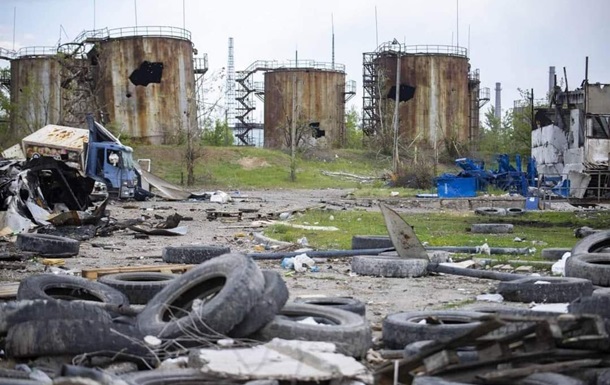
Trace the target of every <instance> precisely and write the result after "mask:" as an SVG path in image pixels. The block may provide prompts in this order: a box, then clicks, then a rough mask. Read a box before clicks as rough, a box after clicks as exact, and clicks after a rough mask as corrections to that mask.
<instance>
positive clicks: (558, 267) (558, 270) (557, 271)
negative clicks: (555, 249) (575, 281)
mask: <svg viewBox="0 0 610 385" xmlns="http://www.w3.org/2000/svg"><path fill="white" fill-rule="evenodd" d="M571 255H572V253H570V252H569V251H568V252H566V253H564V254H563V256H562V257H561V259H560V260H559V261H557V262H555V263H553V266H551V272H552V273H553V275H560V276H562V277H563V276H564V275H565V268H566V260H567V259H568V258H570V256H571Z"/></svg>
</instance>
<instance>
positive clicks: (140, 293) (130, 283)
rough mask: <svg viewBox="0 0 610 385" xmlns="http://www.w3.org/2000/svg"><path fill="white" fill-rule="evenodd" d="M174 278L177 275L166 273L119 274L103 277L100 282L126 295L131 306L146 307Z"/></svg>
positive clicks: (99, 279)
mask: <svg viewBox="0 0 610 385" xmlns="http://www.w3.org/2000/svg"><path fill="white" fill-rule="evenodd" d="M174 278H176V275H174V274H166V273H153V272H140V273H117V274H108V275H103V276H101V277H100V278H98V282H101V283H103V284H104V285H108V286H110V287H113V288H115V289H117V290H119V291H120V292H122V293H123V294H125V295H126V296H127V298H128V299H129V303H130V304H136V305H145V304H147V303H148V301H150V299H151V298H152V297H154V296H155V295H156V294H157V293H158V292H160V291H161V289H163V288H164V287H165V286H167V285H168V284H169V283H170V282H171V281H172V280H173V279H174Z"/></svg>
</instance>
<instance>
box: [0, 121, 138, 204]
mask: <svg viewBox="0 0 610 385" xmlns="http://www.w3.org/2000/svg"><path fill="white" fill-rule="evenodd" d="M87 125H88V130H86V129H81V128H74V127H65V126H57V125H47V126H45V127H43V128H41V129H40V130H38V131H36V132H34V133H32V134H30V135H28V136H26V137H25V138H23V139H22V141H21V144H20V145H19V144H17V145H15V146H13V147H10V148H8V149H7V150H5V151H4V152H2V156H3V157H4V158H20V159H26V160H31V159H36V158H41V157H45V156H46V157H52V158H55V159H57V160H60V161H62V162H64V163H66V164H67V165H69V166H71V167H74V168H76V169H78V170H80V171H82V172H83V173H84V174H86V176H88V177H90V178H92V179H94V180H95V182H96V183H95V186H96V187H95V188H94V192H96V193H100V192H102V191H103V190H106V191H107V192H108V194H109V195H110V196H113V197H117V198H120V199H129V198H133V197H134V195H135V190H136V186H137V185H138V173H137V171H136V169H135V165H134V161H133V149H132V148H131V147H128V146H125V145H123V144H121V142H120V141H119V139H118V138H116V137H115V136H114V135H112V133H111V132H110V131H108V130H107V129H106V128H104V127H103V126H102V125H101V124H99V123H97V122H95V121H94V119H93V116H92V115H91V114H88V115H87Z"/></svg>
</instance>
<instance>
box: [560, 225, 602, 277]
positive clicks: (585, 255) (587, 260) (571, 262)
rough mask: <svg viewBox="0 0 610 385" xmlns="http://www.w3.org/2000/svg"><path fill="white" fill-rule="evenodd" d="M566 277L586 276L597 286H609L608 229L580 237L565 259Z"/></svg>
mask: <svg viewBox="0 0 610 385" xmlns="http://www.w3.org/2000/svg"><path fill="white" fill-rule="evenodd" d="M565 275H566V276H567V277H578V278H586V279H588V280H590V281H591V283H593V285H597V286H604V287H608V286H610V230H605V231H600V232H597V233H594V234H591V235H589V236H587V237H585V238H583V239H581V240H580V241H579V242H578V243H576V245H574V247H573V248H572V255H571V256H570V258H568V259H567V260H566V266H565Z"/></svg>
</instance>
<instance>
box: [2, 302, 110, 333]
mask: <svg viewBox="0 0 610 385" xmlns="http://www.w3.org/2000/svg"><path fill="white" fill-rule="evenodd" d="M58 318H60V319H89V320H97V321H100V322H104V321H105V322H110V321H111V317H110V314H109V313H108V312H107V311H105V310H104V309H103V308H101V307H100V306H97V305H95V304H92V303H90V302H86V301H83V302H80V301H48V300H43V299H34V300H21V301H10V302H3V303H0V334H1V335H4V334H6V333H7V332H8V330H9V329H10V328H11V327H12V326H13V325H16V324H19V323H22V322H27V321H38V320H48V319H58Z"/></svg>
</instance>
